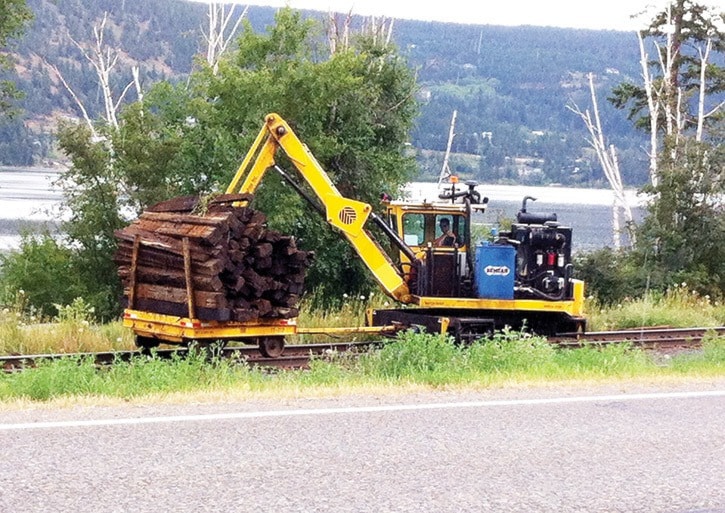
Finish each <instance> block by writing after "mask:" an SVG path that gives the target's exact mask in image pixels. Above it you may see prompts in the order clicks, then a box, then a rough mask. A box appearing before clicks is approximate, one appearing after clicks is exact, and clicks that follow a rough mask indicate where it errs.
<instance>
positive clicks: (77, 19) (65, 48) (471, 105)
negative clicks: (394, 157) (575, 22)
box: [0, 0, 646, 184]
mask: <svg viewBox="0 0 725 513" xmlns="http://www.w3.org/2000/svg"><path fill="white" fill-rule="evenodd" d="M28 5H29V6H30V8H31V9H32V10H33V11H34V12H35V15H36V17H35V21H34V23H33V24H32V26H31V27H30V28H29V30H28V31H27V33H26V36H25V37H24V39H23V40H22V41H21V42H20V43H19V45H18V47H17V55H18V61H19V64H18V68H17V74H18V76H19V77H20V78H19V79H18V80H17V83H18V85H19V87H20V88H21V89H22V90H24V91H25V92H26V94H27V97H26V100H25V102H24V108H25V109H26V114H25V116H24V119H23V123H14V124H12V123H10V124H8V123H4V124H0V163H6V164H27V163H29V162H32V161H35V162H37V161H38V160H39V159H41V158H44V157H47V155H49V154H50V153H51V149H52V135H51V133H50V129H51V128H52V126H53V124H54V120H55V119H57V118H58V117H59V116H78V112H77V107H76V105H75V102H74V101H73V99H72V98H71V97H70V95H69V94H68V93H67V91H66V90H65V88H64V87H63V85H62V83H61V82H60V81H59V79H58V77H57V76H56V75H55V74H54V73H53V72H52V71H50V67H49V66H50V65H51V64H52V65H54V66H57V67H58V69H59V70H60V72H61V73H62V75H63V77H64V78H65V79H66V80H67V81H68V82H69V83H70V84H72V86H73V89H74V91H75V92H76V94H77V95H78V96H79V98H80V99H81V100H82V101H83V103H84V104H85V105H86V107H87V108H88V110H89V114H90V115H91V116H92V117H93V116H97V115H99V114H100V112H101V109H102V103H101V98H100V95H99V91H98V88H97V85H96V76H95V73H94V72H93V70H92V69H91V67H90V64H89V63H88V61H87V60H86V59H85V58H84V57H83V56H82V54H81V53H80V51H79V50H78V49H77V48H76V47H75V45H74V44H73V43H72V42H71V40H70V38H69V37H68V35H69V34H70V36H71V37H73V38H74V39H75V40H77V41H89V40H92V38H93V35H92V27H93V25H94V24H97V23H98V22H99V21H100V20H101V19H102V17H103V14H104V12H108V13H109V29H110V30H107V31H106V34H107V38H109V41H108V42H109V43H111V44H112V45H113V46H116V47H118V48H120V49H122V54H121V56H120V62H119V67H118V68H119V69H124V70H125V71H124V72H122V73H120V74H119V75H117V76H116V77H115V80H116V83H115V84H114V85H115V87H116V88H118V89H119V90H120V88H121V87H122V86H123V85H124V84H126V83H128V81H130V79H131V76H130V70H129V66H122V64H123V63H124V62H125V63H132V62H133V63H138V64H139V65H140V67H141V70H142V71H141V75H142V77H143V82H144V83H145V84H146V85H148V84H150V83H152V82H154V81H158V80H162V79H179V78H183V77H185V76H186V75H187V74H188V73H189V71H190V69H191V66H192V62H193V58H194V56H195V55H196V54H197V53H198V51H199V48H200V42H201V28H202V26H204V24H205V23H206V12H207V7H206V5H204V4H200V3H194V2H187V1H182V0H156V1H154V2H146V1H141V0H54V1H53V0H28ZM274 12H275V9H273V8H267V7H250V9H249V12H248V19H249V21H250V22H251V24H252V26H253V27H254V29H255V30H259V31H261V30H264V28H265V27H266V26H269V25H270V24H271V23H273V20H274ZM305 14H306V15H307V16H313V17H317V18H323V17H325V16H326V15H327V14H326V13H315V12H305ZM361 22H362V19H361V18H356V19H355V21H354V23H361ZM393 39H394V42H395V44H396V45H397V46H398V47H399V48H400V51H401V53H402V54H403V55H405V56H406V58H407V59H408V62H409V63H410V65H411V66H412V67H414V68H415V69H416V70H417V75H418V81H419V85H420V91H419V94H418V97H419V99H420V101H421V115H420V118H419V120H418V123H417V125H416V127H415V129H414V130H413V131H412V133H411V144H412V146H413V147H414V148H415V149H416V150H417V155H418V157H419V162H420V164H421V177H428V178H432V177H435V176H437V173H438V170H439V169H440V166H441V161H442V157H441V152H443V151H444V150H445V147H446V143H447V139H448V132H449V124H450V120H451V115H452V113H453V110H457V112H458V116H457V121H456V137H455V138H454V141H453V146H452V150H453V152H454V155H453V156H452V158H451V166H452V168H453V169H454V171H455V172H458V173H460V174H462V175H463V176H464V177H470V178H477V179H480V180H486V181H494V180H496V181H511V182H522V181H523V182H527V183H551V182H561V183H568V184H572V183H583V184H594V183H598V182H601V180H602V179H603V177H602V173H601V170H600V169H599V165H598V163H597V162H596V160H595V159H594V158H593V155H592V154H591V152H590V151H588V149H587V145H586V142H585V137H586V135H587V134H586V131H585V130H584V126H583V124H582V122H581V120H580V119H579V118H578V117H577V116H576V115H575V114H574V113H572V112H571V111H570V110H568V109H567V108H566V106H567V104H568V103H569V102H571V101H574V102H576V103H577V104H578V105H580V106H581V107H583V108H584V107H588V106H589V90H588V82H587V73H589V72H592V73H594V74H595V76H596V83H597V87H598V89H599V101H600V107H601V108H602V115H603V118H604V119H605V123H606V125H607V126H606V127H605V128H606V130H607V133H608V135H609V136H610V137H611V139H612V142H613V143H615V144H616V145H617V147H618V148H619V149H620V151H621V154H620V163H621V165H622V169H623V172H624V175H625V181H626V182H627V183H629V184H639V183H642V182H643V181H644V180H645V179H646V162H645V156H644V153H643V151H642V150H641V147H642V145H643V143H644V140H643V136H642V134H639V133H636V132H635V131H634V130H633V128H632V126H631V124H630V123H629V122H628V121H627V120H626V118H625V115H624V113H623V112H620V111H616V110H614V109H612V108H611V107H609V106H608V105H607V104H606V101H605V99H606V96H607V94H608V92H609V91H610V90H611V88H612V87H613V86H614V85H615V84H617V83H619V82H621V81H623V80H625V79H636V77H637V76H638V75H639V70H638V66H639V64H638V63H639V54H638V46H637V40H636V36H635V35H634V34H629V33H623V32H615V31H593V30H576V29H562V28H544V27H530V26H529V27H498V26H475V25H461V24H450V23H435V22H421V21H411V20H396V21H395V24H394V36H393ZM273 108H274V106H270V109H273Z"/></svg>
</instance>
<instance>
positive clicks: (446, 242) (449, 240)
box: [433, 217, 456, 247]
mask: <svg viewBox="0 0 725 513" xmlns="http://www.w3.org/2000/svg"><path fill="white" fill-rule="evenodd" d="M439 226H440V228H441V235H440V237H438V238H437V239H436V240H434V241H433V245H434V246H438V247H444V246H453V245H454V244H455V243H456V234H455V233H454V232H453V230H451V220H450V219H448V218H447V217H443V218H441V220H440V223H439Z"/></svg>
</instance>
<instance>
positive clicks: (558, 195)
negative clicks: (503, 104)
mask: <svg viewBox="0 0 725 513" xmlns="http://www.w3.org/2000/svg"><path fill="white" fill-rule="evenodd" d="M477 190H478V191H479V192H480V193H481V196H486V197H488V207H487V208H486V211H485V212H484V214H483V215H478V216H475V217H474V222H475V223H483V224H486V225H491V226H496V225H497V223H498V221H499V220H501V219H515V218H516V213H517V212H518V211H519V210H520V209H521V204H522V201H523V199H524V197H525V196H532V197H534V198H536V201H531V200H529V201H528V202H527V204H526V210H527V211H528V212H536V213H546V214H551V213H556V215H557V220H558V221H559V223H560V224H561V225H562V226H570V227H571V228H572V230H573V236H572V239H573V241H572V246H573V249H574V252H578V251H589V250H593V249H598V248H602V247H605V246H610V247H612V246H613V240H614V233H613V229H612V204H613V202H614V194H613V192H612V191H611V190H610V189H576V188H571V187H530V186H523V185H521V186H519V185H487V184H481V185H479V186H478V187H477ZM407 192H408V193H409V195H410V197H411V198H427V199H431V200H433V199H436V198H437V197H438V187H437V185H436V184H433V183H412V184H410V185H409V186H408V188H407ZM626 198H627V201H628V203H629V205H630V206H631V208H632V214H633V216H634V218H635V220H636V221H639V220H641V219H642V216H643V215H644V209H643V205H644V200H643V198H642V197H640V196H638V195H637V191H635V190H627V191H626ZM622 223H623V221H622ZM622 225H623V224H622Z"/></svg>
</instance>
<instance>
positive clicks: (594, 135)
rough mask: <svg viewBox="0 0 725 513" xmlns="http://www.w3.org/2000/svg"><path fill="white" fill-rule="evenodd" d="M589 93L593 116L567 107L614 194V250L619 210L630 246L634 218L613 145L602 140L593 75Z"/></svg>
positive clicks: (590, 79)
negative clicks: (584, 129)
mask: <svg viewBox="0 0 725 513" xmlns="http://www.w3.org/2000/svg"><path fill="white" fill-rule="evenodd" d="M589 92H590V94H591V100H592V109H593V111H594V114H593V116H592V114H591V113H590V112H589V110H586V111H584V112H582V110H581V109H580V108H579V107H577V106H576V105H574V107H568V108H569V109H570V110H571V111H573V112H575V113H576V114H578V115H579V117H581V118H582V120H583V121H584V124H585V125H586V127H587V130H588V131H589V135H590V137H591V139H590V140H589V143H590V145H591V147H592V148H593V149H594V151H595V152H596V154H597V158H598V159H599V163H600V165H601V166H602V169H603V170H604V175H605V176H606V178H607V181H608V182H609V185H610V186H611V187H612V191H613V193H614V203H613V206H612V244H613V245H614V247H615V248H619V247H620V246H621V244H620V238H621V235H622V231H621V223H620V219H619V217H620V216H619V212H620V209H621V211H622V212H623V213H624V216H625V219H626V226H627V230H628V235H629V240H630V242H631V243H632V244H634V243H635V233H634V217H633V216H632V209H631V208H630V206H629V202H628V201H627V197H626V195H625V193H624V185H623V183H622V174H621V172H620V170H619V159H618V158H617V152H616V148H615V147H614V145H609V146H607V144H606V142H605V139H604V131H603V130H602V123H601V119H600V117H599V105H598V102H597V96H596V91H595V89H594V75H593V74H592V73H589Z"/></svg>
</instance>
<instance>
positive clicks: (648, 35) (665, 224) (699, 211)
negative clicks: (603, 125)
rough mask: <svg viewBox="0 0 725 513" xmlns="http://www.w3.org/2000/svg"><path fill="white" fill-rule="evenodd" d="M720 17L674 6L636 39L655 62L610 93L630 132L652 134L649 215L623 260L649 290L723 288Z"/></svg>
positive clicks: (687, 1)
mask: <svg viewBox="0 0 725 513" xmlns="http://www.w3.org/2000/svg"><path fill="white" fill-rule="evenodd" d="M723 21H725V14H723V13H715V12H713V11H712V10H711V9H708V8H707V7H704V6H702V5H700V4H698V3H697V2H693V1H692V0H675V1H672V2H670V3H669V4H668V6H667V8H666V9H665V10H664V11H663V12H660V13H658V14H657V15H656V16H655V17H654V19H653V20H652V22H651V23H650V25H649V26H648V27H647V28H646V29H645V30H644V31H643V32H642V38H641V39H640V42H641V44H642V48H643V54H644V44H645V41H650V42H651V43H653V45H654V47H655V49H656V51H657V54H658V55H657V58H656V59H655V60H653V61H652V62H650V63H649V64H648V65H647V66H646V67H645V68H644V70H645V73H644V76H645V83H644V85H642V86H639V85H635V84H631V83H625V84H622V85H620V86H619V87H617V88H616V89H615V90H614V95H613V97H612V98H611V100H612V102H613V103H614V105H615V106H617V107H619V108H629V115H630V119H631V120H633V121H634V123H635V125H636V126H639V127H647V128H648V129H649V130H650V135H651V139H650V140H651V144H652V148H651V150H652V152H653V155H652V160H651V169H650V172H651V184H650V185H649V186H647V187H645V192H648V193H650V194H651V198H652V200H651V202H650V204H649V206H648V216H647V218H646V219H645V221H644V222H643V223H642V226H641V227H640V228H639V230H638V236H637V245H636V247H635V250H634V252H633V253H632V254H631V255H630V258H632V259H633V261H634V263H635V265H640V266H646V267H647V268H649V269H651V270H652V271H651V272H650V273H649V278H651V280H650V281H649V282H648V286H654V287H666V286H669V285H672V284H673V283H677V282H682V281H685V282H687V283H688V284H690V285H691V286H692V287H693V288H695V289H700V291H702V292H704V293H710V294H713V295H717V296H721V295H722V294H723V290H725V267H723V266H724V264H723V262H725V249H724V248H725V215H724V211H723V203H722V201H723V195H724V194H725V179H724V177H723V169H724V168H725V151H723V148H722V144H721V142H722V140H721V139H720V138H719V136H718V135H717V134H719V133H721V130H722V128H723V115H722V112H721V110H720V108H721V106H722V104H720V103H719V102H720V100H719V97H718V96H717V95H718V94H719V93H722V92H723V91H725V68H723V67H722V66H720V65H719V64H717V63H720V62H722V57H723V56H725V33H723V32H722V30H720V28H719V27H721V26H722V22H723Z"/></svg>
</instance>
